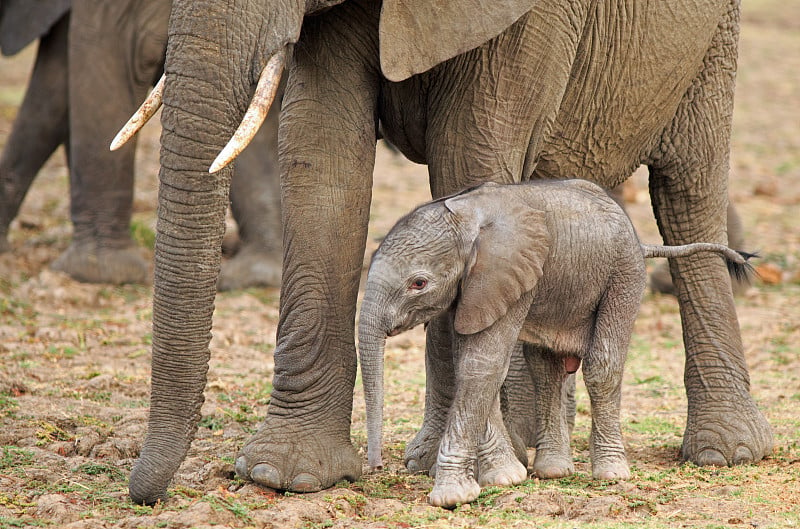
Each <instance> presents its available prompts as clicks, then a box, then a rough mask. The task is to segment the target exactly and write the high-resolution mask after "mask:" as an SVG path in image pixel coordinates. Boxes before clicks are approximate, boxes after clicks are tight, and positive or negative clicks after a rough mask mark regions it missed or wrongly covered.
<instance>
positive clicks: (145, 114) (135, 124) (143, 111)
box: [111, 74, 166, 151]
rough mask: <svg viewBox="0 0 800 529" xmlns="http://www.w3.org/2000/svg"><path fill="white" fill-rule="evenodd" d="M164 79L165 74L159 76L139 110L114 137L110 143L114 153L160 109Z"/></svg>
mask: <svg viewBox="0 0 800 529" xmlns="http://www.w3.org/2000/svg"><path fill="white" fill-rule="evenodd" d="M165 78H166V74H165V75H162V76H161V79H159V80H158V82H157V83H156V85H155V86H154V87H153V90H152V91H151V92H150V95H148V96H147V99H145V100H144V103H142V106H140V107H139V110H137V111H136V113H135V114H134V115H133V116H131V119H129V120H128V122H127V123H125V126H124V127H122V128H121V129H120V130H119V132H117V135H116V136H114V140H113V141H112V142H111V150H112V151H116V150H117V149H119V148H120V147H122V146H123V145H125V143H127V141H128V140H129V139H131V138H132V137H133V135H134V134H136V133H137V132H139V131H140V130H141V128H142V127H144V124H145V123H147V122H148V121H149V120H150V118H152V117H153V114H155V113H156V111H157V110H158V109H159V108H161V101H162V99H163V97H164V79H165Z"/></svg>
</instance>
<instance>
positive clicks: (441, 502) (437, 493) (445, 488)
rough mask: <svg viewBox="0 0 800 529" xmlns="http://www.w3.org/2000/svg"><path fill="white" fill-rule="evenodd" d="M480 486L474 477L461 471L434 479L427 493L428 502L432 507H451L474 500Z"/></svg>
mask: <svg viewBox="0 0 800 529" xmlns="http://www.w3.org/2000/svg"><path fill="white" fill-rule="evenodd" d="M480 493H481V487H480V485H478V482H477V481H475V479H474V478H472V477H471V476H468V475H464V474H461V473H458V474H452V475H448V476H447V477H441V478H437V479H436V483H435V485H434V486H433V490H432V491H431V492H430V494H428V503H430V504H431V505H433V506H434V507H444V508H446V509H452V508H453V507H456V506H457V505H460V504H464V503H469V502H471V501H473V500H475V499H476V498H477V497H478V495H479V494H480Z"/></svg>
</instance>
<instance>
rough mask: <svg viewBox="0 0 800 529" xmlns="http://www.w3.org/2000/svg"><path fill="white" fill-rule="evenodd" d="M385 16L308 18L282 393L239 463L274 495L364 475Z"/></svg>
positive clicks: (357, 8) (291, 188) (286, 159)
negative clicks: (358, 442) (362, 329)
mask: <svg viewBox="0 0 800 529" xmlns="http://www.w3.org/2000/svg"><path fill="white" fill-rule="evenodd" d="M378 10H379V6H374V5H372V4H369V5H367V6H361V5H359V4H358V3H346V4H343V5H341V6H339V7H335V8H333V9H331V10H329V11H326V12H325V13H324V14H323V15H320V16H318V17H311V18H308V19H306V22H305V26H304V28H303V35H302V37H301V40H300V42H299V43H298V44H297V46H295V49H294V60H293V64H292V69H291V71H290V73H289V78H288V79H287V87H286V94H285V95H284V104H283V108H282V109H281V130H280V163H281V189H282V196H281V198H282V204H283V219H284V238H283V248H284V262H283V279H282V292H281V302H280V320H279V323H278V336H277V347H276V350H275V375H274V380H273V388H274V389H273V392H272V396H271V398H270V404H269V408H268V410H267V418H266V421H265V423H264V424H263V425H262V427H261V429H260V430H259V431H258V432H257V433H256V434H255V435H254V436H253V437H252V438H251V439H250V440H249V441H248V442H247V444H246V445H245V446H244V448H243V449H242V451H241V453H240V455H239V457H238V458H237V462H236V470H237V473H238V474H239V475H240V476H242V477H247V478H249V479H252V480H253V481H255V482H257V483H259V484H261V485H265V486H268V487H271V488H275V489H288V490H292V491H298V492H306V491H314V490H319V489H321V488H326V487H330V486H332V485H333V484H335V483H336V482H337V481H340V480H342V479H350V480H353V479H357V478H358V477H359V476H360V475H361V457H360V456H359V455H358V453H357V452H356V450H355V448H354V447H353V445H352V443H351V441H350V417H351V413H352V405H353V386H354V384H355V376H356V353H355V343H354V342H355V339H354V324H355V311H356V296H357V293H358V284H359V279H360V276H361V272H362V263H363V259H364V248H365V245H366V235H367V223H368V220H369V205H370V198H371V186H372V177H371V175H372V169H373V166H374V160H375V142H376V115H375V107H376V104H377V91H378V90H377V86H378V79H377V72H378V71H379V70H378V65H377V64H376V59H375V58H377V56H378V55H377V18H378ZM355 28H358V30H357V31H356V29H355ZM368 58H369V59H368ZM333 80H335V82H333Z"/></svg>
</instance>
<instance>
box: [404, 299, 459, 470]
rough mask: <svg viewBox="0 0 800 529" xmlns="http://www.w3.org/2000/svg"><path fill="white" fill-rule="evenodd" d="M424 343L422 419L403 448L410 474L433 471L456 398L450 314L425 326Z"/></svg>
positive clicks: (451, 316)
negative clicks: (410, 439) (411, 438)
mask: <svg viewBox="0 0 800 529" xmlns="http://www.w3.org/2000/svg"><path fill="white" fill-rule="evenodd" d="M425 341H426V344H425V416H424V419H423V421H422V427H421V428H420V430H419V432H417V435H416V436H415V437H414V439H413V440H412V441H410V442H409V443H408V444H407V445H406V455H405V464H406V467H407V468H408V470H409V471H411V472H431V471H434V469H433V467H434V465H435V464H436V455H437V453H438V452H439V441H440V440H441V438H442V432H443V431H444V425H445V422H446V421H447V414H448V413H449V411H450V404H451V403H452V402H453V396H454V395H455V391H456V379H455V366H454V359H453V315H452V313H450V312H448V313H446V314H444V315H442V316H439V317H438V318H435V319H433V320H431V321H430V322H429V323H428V329H427V331H426V335H425ZM434 472H435V471H434Z"/></svg>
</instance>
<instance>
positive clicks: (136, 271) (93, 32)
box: [52, 0, 169, 283]
mask: <svg viewBox="0 0 800 529" xmlns="http://www.w3.org/2000/svg"><path fill="white" fill-rule="evenodd" d="M151 3H152V4H153V5H154V6H156V7H158V6H159V5H160V9H154V10H153V12H151V13H150V15H151V17H150V18H149V19H150V20H157V21H159V24H158V27H157V28H152V29H150V30H148V31H147V32H146V33H144V34H141V35H140V34H139V32H141V31H144V30H143V29H142V28H141V27H140V26H138V25H137V24H136V23H135V22H134V21H136V20H137V13H136V10H139V9H143V7H141V6H143V5H144V4H145V3H142V4H141V5H140V3H138V2H130V1H126V2H97V1H95V0H81V1H78V2H74V3H73V6H72V17H71V26H70V45H69V65H70V68H69V100H70V132H71V138H70V146H69V153H70V200H71V207H70V216H71V218H72V224H73V240H72V244H71V245H70V247H69V248H68V249H67V250H66V251H65V252H64V253H63V254H62V255H61V256H60V257H59V258H58V259H57V260H56V261H55V262H54V263H53V265H52V266H53V268H55V269H57V270H60V271H62V272H65V273H67V274H69V275H70V276H72V277H74V278H75V279H78V280H80V281H87V282H93V283H144V282H148V281H149V265H148V263H147V262H146V261H145V260H144V259H143V258H142V256H141V255H140V254H139V251H138V249H137V248H136V245H135V244H134V242H133V240H132V239H131V236H130V220H131V212H132V207H133V178H134V171H133V163H134V150H135V142H129V144H127V145H125V146H124V147H123V148H122V149H120V150H119V151H115V152H111V151H110V150H109V147H108V146H109V145H110V143H111V140H112V139H113V138H114V135H115V134H116V132H117V130H118V129H119V127H120V125H121V124H124V123H125V121H126V120H127V119H128V117H130V115H131V114H133V112H134V111H135V110H136V107H137V106H138V104H139V103H140V102H141V101H142V100H143V99H144V96H145V93H146V90H147V88H148V86H150V85H151V84H152V83H153V81H154V78H155V77H156V76H157V73H158V72H159V70H160V66H161V64H162V62H163V54H164V45H165V41H166V32H167V28H166V25H167V20H168V13H169V11H168V9H169V2H164V1H161V2H160V4H159V2H151Z"/></svg>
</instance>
